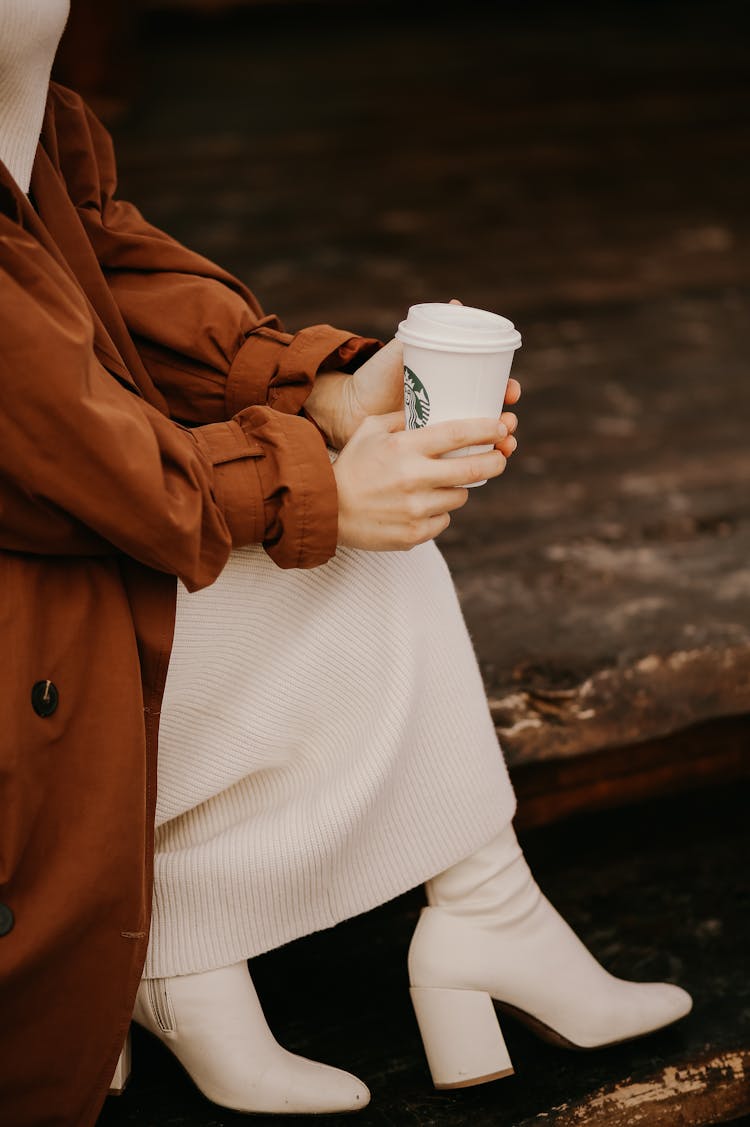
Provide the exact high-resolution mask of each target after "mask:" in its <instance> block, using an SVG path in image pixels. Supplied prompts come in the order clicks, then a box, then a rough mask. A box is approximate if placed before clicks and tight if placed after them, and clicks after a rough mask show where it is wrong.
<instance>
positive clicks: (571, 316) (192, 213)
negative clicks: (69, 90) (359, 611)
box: [100, 2, 750, 1127]
mask: <svg viewBox="0 0 750 1127" xmlns="http://www.w3.org/2000/svg"><path fill="white" fill-rule="evenodd" d="M744 10H745V6H744V4H737V3H734V4H727V3H716V4H710V5H707V4H695V3H683V4H678V3H666V2H665V3H661V2H654V3H648V4H647V3H632V4H621V5H606V6H602V5H598V6H594V5H588V6H586V7H583V6H581V5H576V4H573V5H569V4H565V5H563V4H558V5H546V6H541V5H536V4H526V5H518V4H507V5H505V4H499V3H497V4H485V5H478V4H472V3H468V4H463V5H461V6H460V7H459V6H456V5H453V6H451V7H446V6H442V5H418V4H411V5H406V4H401V5H369V4H358V5H357V4H350V5H348V7H347V6H339V7H338V8H334V9H325V8H318V7H317V6H311V7H309V9H308V10H306V11H301V10H298V9H294V8H292V9H289V8H283V7H282V9H281V10H275V11H274V12H271V13H266V14H263V15H258V14H252V15H250V16H247V15H241V16H234V17H231V18H225V19H216V20H215V21H208V22H202V21H193V20H191V19H189V18H187V17H183V16H180V17H174V16H172V17H170V18H169V19H167V18H166V17H164V19H162V20H161V21H159V20H154V19H153V17H152V18H151V19H150V21H147V22H146V24H145V30H146V31H147V32H148V35H147V37H146V39H145V40H144V44H143V48H142V69H141V75H140V80H139V84H138V89H137V100H136V105H135V108H134V112H133V113H132V114H131V116H130V118H129V119H128V120H127V121H125V122H123V123H121V124H120V125H119V126H118V127H117V128H116V129H115V135H116V140H117V144H118V152H119V157H120V166H121V184H122V195H124V196H126V197H129V198H132V199H134V200H135V201H136V202H138V203H139V204H140V206H141V207H142V209H143V211H144V212H145V214H146V215H147V216H148V217H149V218H150V219H151V220H152V221H153V222H155V223H157V224H159V225H162V226H164V227H165V228H166V229H167V230H168V231H170V232H171V233H173V234H175V235H176V236H177V237H179V238H182V239H183V240H184V241H186V242H188V243H189V244H190V245H192V246H194V247H196V248H197V249H199V250H202V251H203V252H204V253H206V254H207V255H209V256H210V257H213V258H215V259H217V260H218V261H220V262H222V264H224V265H226V266H228V267H229V268H230V269H232V270H233V271H235V272H236V273H237V274H239V275H240V276H241V277H242V278H243V279H244V280H245V281H247V282H248V283H249V284H250V286H251V287H252V288H253V289H254V290H255V292H256V293H257V294H258V295H259V297H260V298H261V300H262V302H263V304H264V306H265V308H266V309H268V310H273V311H275V312H277V313H279V314H280V315H281V316H282V317H283V318H284V320H285V322H286V323H287V326H288V327H289V328H292V329H294V328H298V327H302V326H303V325H306V324H311V323H315V322H317V321H328V322H331V323H333V324H337V325H340V326H343V327H348V328H351V329H352V330H355V331H360V332H364V333H370V332H372V333H375V334H377V335H380V336H381V337H384V338H386V337H388V336H390V335H391V334H392V333H393V331H394V330H395V327H396V325H397V323H398V321H399V320H400V319H401V318H402V317H403V315H404V314H405V311H406V309H407V307H408V305H409V304H411V303H414V302H417V301H423V300H434V299H437V300H441V299H444V300H447V299H448V298H450V297H452V296H458V297H460V298H461V299H462V300H463V301H464V302H466V303H469V304H476V305H481V306H485V307H487V308H492V309H496V310H497V311H499V312H502V313H504V314H506V315H507V316H509V317H511V319H513V320H514V321H515V322H516V324H517V325H518V327H519V328H520V330H521V332H522V333H523V336H524V348H523V351H522V352H521V353H520V354H519V356H518V358H517V362H516V374H518V375H519V377H520V378H521V379H522V381H523V384H524V399H523V401H522V409H521V411H520V415H521V428H520V432H519V438H520V445H519V451H518V454H517V455H516V456H515V458H514V459H513V461H512V463H511V466H510V468H509V470H508V472H507V474H506V476H505V477H504V478H502V479H500V481H499V482H495V483H492V484H491V485H490V486H489V487H487V488H485V489H483V490H477V491H474V494H473V496H472V498H471V499H470V503H469V504H468V505H467V506H466V507H465V509H463V510H462V511H461V512H460V513H459V514H457V515H456V516H455V517H454V521H453V524H452V526H451V527H450V529H449V530H448V531H447V532H446V533H445V534H444V535H443V536H442V537H441V538H440V540H439V544H440V547H441V549H442V550H443V551H444V553H445V555H446V558H447V559H448V562H449V564H450V566H451V569H452V571H453V574H454V576H455V578H456V583H457V587H458V590H459V594H460V596H461V601H462V605H463V607H464V611H465V613H466V616H467V622H468V624H469V627H470V630H471V632H472V636H473V638H474V640H475V644H476V646H477V652H478V654H479V657H480V661H481V664H482V670H483V674H484V676H485V680H486V685H487V690H488V694H489V697H490V701H491V705H492V707H493V712H494V715H495V719H496V722H497V725H498V730H499V732H500V735H501V738H502V740H503V743H504V746H505V748H506V750H507V752H508V754H509V757H510V759H511V760H512V761H513V762H515V763H523V762H527V761H529V760H537V759H541V758H554V757H557V756H561V755H566V756H567V755H572V754H578V753H579V752H581V751H587V750H598V749H599V748H601V747H606V746H608V745H612V744H620V745H621V744H627V743H629V742H632V741H634V740H638V739H645V738H647V737H650V736H659V735H661V734H662V733H665V732H669V731H672V730H674V729H677V728H681V727H683V726H684V725H687V724H690V723H692V722H693V721H695V720H700V719H702V718H712V717H716V716H721V715H724V714H728V713H733V712H734V713H738V712H747V711H750V568H749V567H748V560H749V559H750V488H748V485H749V483H750V445H749V444H748V440H747V434H748V422H749V420H750V380H749V379H748V360H747V357H748V351H749V349H750V317H749V316H748V314H749V312H750V307H749V303H748V279H749V278H750V267H749V266H748V262H750V257H749V256H748V250H750V218H749V212H748V206H747V201H748V198H750V142H749V141H748V131H747V124H748V123H747V109H748V92H749V90H748V86H749V83H748V75H749V74H750V67H749V66H748V63H749V62H750V57H749V55H748V47H747V43H748V40H747V38H746V37H745V35H744V29H743V27H742V25H741V20H742V17H743V16H744ZM175 19H176V20H177V22H175ZM709 742H710V737H709ZM747 799H748V792H747V787H746V786H745V787H738V788H733V787H725V788H723V789H715V790H708V791H706V792H704V793H702V794H698V795H693V796H691V797H687V798H685V799H679V800H677V799H673V800H672V801H668V800H665V801H661V802H653V803H645V804H640V805H638V806H634V807H631V808H629V809H627V810H624V809H623V810H621V811H618V812H616V813H613V814H600V815H588V816H583V817H579V818H576V819H573V820H571V821H569V822H567V823H564V824H561V825H559V826H556V827H550V828H547V829H544V830H535V831H533V832H530V833H528V834H527V836H526V846H527V850H528V853H529V856H530V859H531V861H532V863H533V864H534V866H535V869H536V871H537V874H538V876H539V878H540V882H541V883H542V884H543V886H544V888H545V890H546V891H548V892H549V894H550V896H551V898H552V899H553V901H554V902H555V903H556V904H557V905H558V906H559V907H560V909H561V910H562V911H563V913H564V914H565V915H566V917H567V918H568V919H569V920H570V922H571V923H572V924H573V925H574V926H575V927H576V928H577V929H578V930H579V931H580V933H581V934H582V935H583V937H584V938H585V939H586V941H587V942H588V943H589V944H590V945H591V947H592V949H593V950H594V951H595V953H596V954H597V955H598V956H599V957H601V958H602V959H603V960H604V961H605V963H606V965H607V966H608V967H610V968H611V969H612V970H614V971H615V972H619V973H621V974H623V975H627V976H634V977H638V976H641V975H642V976H643V977H644V978H660V977H665V978H668V979H673V980H676V981H680V982H681V983H683V984H684V985H685V986H687V987H688V988H690V989H691V990H693V991H694V993H695V997H696V1009H695V1012H694V1014H693V1015H691V1017H690V1018H689V1019H688V1020H687V1021H686V1022H685V1023H684V1024H683V1025H681V1026H680V1027H678V1028H676V1029H675V1030H673V1031H671V1032H664V1033H663V1034H660V1035H657V1036H655V1037H653V1038H651V1039H649V1040H646V1041H644V1042H642V1043H640V1044H637V1045H631V1046H623V1047H622V1048H618V1049H612V1050H607V1051H603V1052H600V1053H597V1054H593V1055H577V1056H571V1055H567V1054H565V1053H563V1052H561V1051H559V1050H553V1049H551V1048H548V1047H545V1046H542V1045H540V1044H539V1043H537V1042H535V1041H533V1040H532V1039H531V1037H530V1036H529V1035H527V1034H525V1033H524V1032H522V1031H520V1030H516V1029H514V1028H512V1027H510V1026H509V1027H508V1035H509V1041H510V1049H511V1054H512V1056H513V1057H514V1060H515V1063H516V1068H517V1076H516V1077H515V1078H513V1079H510V1080H506V1081H501V1082H498V1083H496V1084H493V1085H488V1086H484V1087H482V1088H478V1089H475V1090H466V1091H464V1092H461V1093H458V1094H453V1095H451V1094H446V1093H436V1092H434V1091H433V1090H432V1088H431V1086H430V1082H429V1076H428V1073H427V1070H426V1067H425V1065H424V1062H423V1059H422V1056H421V1049H420V1045H419V1042H418V1037H417V1032H416V1027H415V1024H414V1021H413V1018H412V1015H411V1011H410V1008H409V1000H408V994H407V992H406V978H405V965H404V957H405V953H406V947H407V945H408V940H409V936H410V933H411V929H412V926H413V923H414V920H415V918H416V914H417V911H418V908H419V905H420V903H421V898H420V894H418V893H413V894H411V895H409V896H407V897H404V898H401V899H399V900H398V901H396V902H394V903H393V904H390V905H386V906H385V907H383V908H381V909H379V910H378V911H376V912H374V913H370V914H369V915H367V916H365V917H363V918H360V919H357V920H353V921H350V922H348V923H346V924H345V925H342V926H341V927H339V928H337V929H335V930H334V931H333V932H329V933H325V934H322V935H319V936H313V937H309V938H307V939H304V940H301V941H299V942H298V943H296V944H293V945H291V946H289V947H288V948H284V949H282V950H280V951H278V952H274V953H272V954H270V955H268V956H265V957H264V958H262V959H260V960H257V961H256V962H255V963H254V964H253V973H254V975H255V978H256V981H257V984H258V987H259V992H260V994H261V998H262V1000H263V1002H264V1005H265V1007H266V1010H267V1015H268V1018H269V1022H270V1024H271V1025H272V1028H273V1029H274V1031H275V1032H276V1033H277V1035H278V1037H279V1038H280V1040H281V1041H282V1042H283V1043H284V1044H285V1045H287V1046H288V1047H289V1048H291V1049H294V1050H296V1051H298V1052H302V1053H305V1054H309V1055H311V1056H314V1057H316V1058H318V1059H322V1060H326V1061H329V1062H330V1063H333V1064H338V1065H340V1066H342V1067H346V1068H349V1069H351V1070H352V1071H354V1072H356V1073H357V1074H358V1075H360V1076H361V1077H362V1078H363V1079H364V1080H365V1081H366V1082H367V1083H368V1084H369V1085H370V1086H371V1088H372V1092H373V1103H372V1105H371V1107H370V1108H369V1109H368V1110H367V1111H366V1112H364V1113H362V1114H361V1115H360V1116H359V1118H358V1119H357V1122H359V1123H361V1124H362V1125H363V1127H366V1125H367V1124H373V1125H375V1124H382V1125H385V1124H390V1125H397V1127H402V1125H403V1127H408V1125H411V1124H414V1125H417V1124H419V1125H423V1124H424V1125H430V1124H435V1125H436V1127H437V1125H440V1127H443V1125H447V1124H456V1125H461V1124H465V1125H467V1127H468V1125H476V1127H482V1125H485V1124H497V1125H498V1127H511V1125H513V1127H520V1125H521V1124H526V1123H527V1122H534V1123H536V1122H539V1123H545V1124H547V1125H548V1127H551V1125H552V1124H560V1125H562V1124H565V1127H567V1124H568V1123H573V1122H576V1123H587V1124H594V1127H598V1125H599V1124H600V1123H602V1124H604V1123H607V1125H608V1127H610V1125H611V1127H619V1125H620V1121H619V1120H617V1122H616V1123H615V1119H614V1118H612V1116H610V1117H609V1118H607V1117H606V1116H605V1118H604V1119H601V1118H600V1119H594V1118H593V1117H592V1116H593V1113H592V1112H586V1111H581V1112H580V1114H579V1113H578V1112H576V1111H575V1109H574V1108H573V1109H568V1110H566V1107H564V1106H562V1105H569V1104H570V1103H571V1102H575V1101H576V1100H577V1099H579V1098H580V1099H585V1098H586V1097H587V1096H588V1095H589V1094H590V1093H592V1092H594V1091H595V1090H596V1089H597V1088H599V1087H600V1086H612V1085H614V1084H616V1083H617V1082H619V1081H623V1080H624V1078H626V1077H627V1076H628V1075H629V1074H633V1075H634V1076H635V1077H636V1078H637V1079H639V1080H642V1081H644V1083H645V1081H646V1079H647V1078H649V1077H653V1076H654V1075H655V1074H657V1073H659V1071H660V1070H661V1069H663V1068H664V1067H666V1066H668V1065H670V1064H677V1063H679V1062H681V1061H685V1060H688V1059H692V1060H695V1059H696V1058H697V1057H700V1056H701V1055H702V1054H708V1056H709V1057H710V1056H711V1055H714V1056H715V1055H716V1054H721V1053H723V1052H729V1051H730V1050H740V1049H747V1047H748V1044H749V1043H750V1037H749V1036H748V1024H749V1023H750V1001H749V999H748V993H747V990H748V987H747V980H746V968H747V949H748V892H747V884H746V873H747V861H748V856H747V836H746V834H747V829H746V823H747ZM711 1075H712V1076H713V1081H712V1083H714V1082H715V1084H716V1085H718V1088H719V1089H720V1088H721V1086H722V1084H725V1082H726V1086H727V1087H731V1086H732V1085H731V1083H730V1082H731V1081H732V1079H733V1076H732V1074H731V1069H730V1070H729V1071H727V1070H726V1069H725V1070H724V1071H722V1070H721V1069H716V1068H714V1069H713V1071H712V1073H711ZM717 1077H718V1079H717ZM734 1081H735V1083H734V1090H735V1092H736V1091H738V1090H740V1089H741V1090H742V1091H743V1092H744V1095H745V1097H747V1085H746V1084H745V1086H744V1087H742V1085H741V1084H740V1081H739V1079H738V1076H737V1075H736V1074H735V1075H734ZM685 1100H686V1102H685V1105H684V1108H683V1109H682V1110H681V1111H680V1112H679V1113H677V1112H675V1113H674V1115H672V1114H671V1113H670V1112H668V1111H667V1112H666V1113H664V1114H666V1115H667V1118H661V1119H658V1120H656V1119H653V1118H652V1119H649V1120H643V1121H642V1122H644V1123H645V1122H648V1123H649V1124H651V1123H656V1122H659V1124H660V1125H662V1124H663V1125H664V1127H672V1125H673V1124H674V1127H693V1125H694V1124H697V1123H709V1122H718V1121H719V1120H718V1118H717V1115H718V1114H719V1112H718V1111H717V1110H716V1109H717V1108H718V1107H719V1106H720V1105H721V1106H724V1107H725V1109H726V1107H729V1104H730V1101H725V1102H724V1104H721V1101H720V1100H719V1102H714V1103H713V1104H711V1103H710V1100H709V1104H710V1107H709V1105H708V1104H707V1105H705V1106H704V1105H701V1107H702V1108H703V1110H700V1109H698V1110H696V1108H698V1104H697V1102H696V1101H695V1100H694V1099H693V1097H692V1096H690V1094H688V1095H686V1096H685ZM657 1104H658V1101H657V1103H656V1104H654V1107H656V1106H657ZM732 1106H733V1107H734V1111H733V1113H732V1114H734V1115H739V1114H740V1111H739V1106H738V1105H737V1104H736V1102H735V1103H734V1104H733V1105H732ZM711 1107H713V1109H714V1110H713V1111H711V1110H710V1108H711ZM691 1108H692V1109H693V1110H692V1111H691ZM706 1108H708V1110H706ZM543 1113H544V1114H543ZM633 1114H634V1115H635V1114H640V1112H638V1109H637V1108H636V1109H635V1110H634V1111H633ZM537 1115H539V1116H541V1118H540V1119H539V1120H537V1119H536V1118H535V1117H536V1116H537ZM566 1115H568V1116H569V1117H568V1118H565V1116H566ZM691 1115H692V1116H693V1118H690V1116H691ZM576 1116H577V1118H576ZM240 1121H241V1120H240V1119H239V1118H238V1117H236V1116H232V1115H231V1114H227V1113H224V1112H222V1111H221V1110H220V1109H217V1108H215V1107H212V1106H211V1105H209V1104H207V1103H205V1102H204V1101H202V1100H201V1099H200V1098H199V1097H197V1096H196V1095H195V1092H194V1090H193V1089H192V1087H191V1085H190V1083H189V1082H188V1081H187V1080H186V1078H185V1077H184V1075H183V1074H182V1073H181V1072H180V1070H179V1068H178V1067H177V1066H176V1065H175V1064H174V1063H173V1061H172V1060H171V1059H170V1057H169V1055H168V1053H167V1052H166V1050H162V1049H161V1047H160V1046H158V1045H155V1044H153V1043H152V1042H150V1041H149V1040H148V1039H147V1038H146V1035H145V1034H144V1035H141V1036H138V1035H137V1034H136V1043H135V1074H134V1077H133V1079H132V1081H131V1086H130V1088H129V1090H128V1091H127V1092H126V1094H125V1095H124V1096H123V1097H122V1098H121V1099H120V1100H119V1101H112V1100H110V1101H109V1102H108V1106H107V1108H106V1110H105V1112H104V1113H103V1115H102V1117H101V1120H100V1127H116V1125H118V1127H119V1125H124V1124H138V1125H139V1127H156V1125H157V1124H158V1125H160V1127H161V1125H163V1124H164V1125H166V1124H173V1125H188V1124H189V1125H191V1127H209V1125H210V1127H219V1125H223V1124H229V1123H235V1122H240ZM631 1121H632V1122H636V1119H633V1120H627V1122H628V1123H629V1122H631ZM637 1121H638V1122H641V1120H637ZM256 1122H259V1120H256ZM323 1122H325V1120H324V1121H323ZM622 1122H623V1123H624V1122H626V1121H625V1120H622Z"/></svg>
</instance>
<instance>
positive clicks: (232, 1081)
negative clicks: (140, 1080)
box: [133, 962, 370, 1115]
mask: <svg viewBox="0 0 750 1127" xmlns="http://www.w3.org/2000/svg"><path fill="white" fill-rule="evenodd" d="M133 1020H134V1021H137V1022H138V1024H139V1025H142V1026H144V1028H146V1029H148V1030H149V1032H151V1033H153V1034H155V1036H157V1037H158V1038H159V1040H160V1041H163V1042H164V1044H165V1045H167V1046H168V1048H169V1049H171V1051H172V1052H173V1053H174V1055H175V1056H176V1057H177V1059H178V1060H179V1061H180V1063H181V1064H182V1065H183V1067H184V1068H185V1069H186V1070H187V1072H188V1073H189V1074H190V1076H191V1078H192V1079H193V1081H194V1082H195V1084H196V1085H197V1087H198V1088H199V1089H200V1090H201V1092H203V1094H204V1096H207V1097H208V1099H209V1100H213V1102H214V1103H216V1104H220V1105H221V1106H222V1107H226V1108H231V1109H232V1110H234V1111H243V1112H265V1113H272V1114H273V1113H276V1114H286V1115H291V1114H297V1115H299V1114H304V1113H322V1112H328V1113H331V1112H339V1111H358V1110H359V1109H360V1108H363V1107H366V1106H367V1104H368V1103H369V1101H370V1093H369V1091H368V1089H367V1088H366V1087H365V1085H364V1084H363V1083H362V1082H361V1081H360V1080H358V1079H357V1078H356V1076H352V1075H351V1074H350V1073H348V1072H343V1071H342V1070H341V1069H338V1068H331V1067H329V1066H328V1065H325V1064H318V1063H317V1061H312V1060H308V1059H307V1057H300V1056H296V1055H295V1054H294V1053H290V1052H287V1050H286V1049H283V1048H282V1047H281V1045H279V1043H278V1041H276V1039H275V1038H274V1036H273V1034H272V1033H271V1030H270V1029H269V1028H268V1026H267V1024H266V1020H265V1018H264V1016H263V1010H262V1009H261V1006H260V1002H259V1001H258V995H257V994H256V992H255V987H254V986H253V981H252V979H251V977H250V972H249V970H248V967H247V963H245V962H242V963H235V964H233V965H232V966H228V967H219V968H218V969H217V970H210V971H205V972H204V973H201V974H185V975H179V976H178V977H175V978H149V979H143V980H142V981H141V984H140V986H139V988H138V994H137V996H136V1003H135V1009H134V1011H133Z"/></svg>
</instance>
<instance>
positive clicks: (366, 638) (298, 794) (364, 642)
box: [144, 541, 515, 977]
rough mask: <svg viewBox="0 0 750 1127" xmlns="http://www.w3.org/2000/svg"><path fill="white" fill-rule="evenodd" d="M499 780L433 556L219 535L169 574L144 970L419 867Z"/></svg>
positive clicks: (223, 957) (161, 971)
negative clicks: (216, 554) (291, 545)
mask: <svg viewBox="0 0 750 1127" xmlns="http://www.w3.org/2000/svg"><path fill="white" fill-rule="evenodd" d="M514 809H515V799H514V795H513V791H512V788H511V785H510V782H509V779H508V775H507V772H506V768H505V764H504V761H503V757H502V753H501V751H500V748H499V745H498V741H497V737H496V734H495V730H494V725H493V723H492V719H491V716H490V713H489V708H488V706H487V699H486V695H485V691H484V686H483V683H482V679H481V675H480V672H479V668H478V665H477V661H476V656H475V653H474V649H473V646H472V643H471V639H470V637H469V635H468V632H467V629H466V625H465V621H464V618H463V614H462V612H461V608H460V605H459V602H458V598H457V596H456V591H455V588H454V585H453V580H452V578H451V575H450V572H449V570H448V567H447V565H446V563H445V561H444V559H443V557H442V555H441V553H440V551H439V550H438V548H437V546H436V545H435V543H434V542H433V541H429V542H428V543H426V544H422V545H419V546H418V547H416V548H414V549H412V550H411V551H410V552H365V551H359V550H357V549H353V548H341V547H340V548H339V549H338V551H337V553H336V555H335V557H334V558H333V559H331V560H330V561H329V562H328V563H326V564H324V565H323V566H321V567H318V568H314V569H312V570H281V569H279V568H278V567H276V565H275V564H273V563H272V562H271V560H269V558H268V556H267V555H266V554H265V552H264V551H263V550H262V548H260V547H257V546H252V547H248V548H242V549H238V550H235V551H234V552H232V554H231V556H230V559H229V561H228V563H227V565H226V567H225V569H224V571H223V572H222V574H221V575H220V577H219V579H218V580H217V581H216V582H215V583H214V584H212V586H211V587H208V588H205V589H204V590H202V591H198V592H195V593H193V594H189V593H188V592H187V591H186V589H185V588H184V587H183V586H182V584H180V585H179V589H178V601H177V625H176V634H175V641H174V647H173V651H172V657H171V660H170V666H169V673H168V678H167V684H166V689H165V695H164V704H163V708H162V716H161V735H160V759H159V785H158V805H157V833H156V847H155V848H156V858H155V864H156V869H155V889H154V917H153V924H152V930H151V938H150V945H149V951H148V956H147V961H146V967H145V971H144V975H145V976H146V977H162V976H169V975H174V974H188V973H193V972H197V971H201V970H208V969H210V968H212V967H218V966H222V965H225V964H229V963H232V962H237V961H239V960H240V959H243V958H249V957H251V956H253V955H256V954H259V953H261V952H262V951H266V950H269V949H271V948H274V947H278V946H280V945H281V944H283V943H286V942H288V941H290V940H292V939H295V938H297V937H298V936H301V935H306V934H309V933H310V932H313V931H316V930H318V929H320V928H324V927H327V926H329V925H331V924H335V923H338V922H340V921H341V920H344V919H347V918H349V917H351V916H354V915H357V914H358V913H360V912H364V911H367V910H369V909H370V908H373V907H375V906H376V905H378V904H382V903H384V902H385V901H387V900H389V899H391V898H392V897H394V896H397V895H399V894H400V893H402V892H405V891H406V890H407V889H409V888H412V887H414V886H415V885H417V884H419V883H421V882H422V881H424V880H426V879H427V878H429V877H433V876H435V875H436V874H437V873H439V872H441V871H442V870H443V869H446V868H448V867H449V866H450V865H452V864H453V863H455V862H456V861H458V860H460V859H462V858H464V857H466V856H467V855H468V854H469V853H471V852H473V850H475V849H477V848H478V847H480V846H481V845H484V844H485V843H486V842H488V841H489V840H490V838H492V837H493V836H494V835H495V834H497V833H498V831H499V830H501V829H502V828H503V826H505V825H507V823H508V822H509V821H510V819H511V817H512V815H513V812H514Z"/></svg>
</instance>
